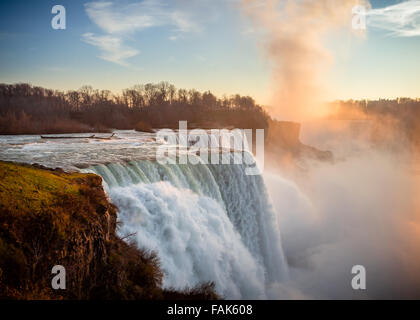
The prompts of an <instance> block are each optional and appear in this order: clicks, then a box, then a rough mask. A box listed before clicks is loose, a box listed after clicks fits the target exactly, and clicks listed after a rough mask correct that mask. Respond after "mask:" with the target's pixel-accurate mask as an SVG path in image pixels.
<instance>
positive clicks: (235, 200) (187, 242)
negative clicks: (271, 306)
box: [85, 160, 287, 299]
mask: <svg viewBox="0 0 420 320" xmlns="http://www.w3.org/2000/svg"><path fill="white" fill-rule="evenodd" d="M245 168H246V166H245V165H236V164H235V165H233V164H231V165H227V164H220V165H211V164H197V165H192V164H185V165H183V164H167V165H163V164H159V163H158V162H156V161H149V160H141V161H131V162H127V163H124V164H120V163H111V164H107V165H94V166H91V167H90V168H89V169H87V170H85V171H89V172H93V173H96V174H98V175H100V176H101V177H102V178H103V181H104V188H105V190H106V192H107V193H108V195H109V196H110V198H111V200H112V202H113V203H114V204H115V205H117V206H118V208H119V220H120V221H121V222H122V226H121V228H120V230H119V233H120V234H121V235H122V236H124V235H127V234H132V233H134V236H133V238H135V241H136V242H137V244H138V245H139V246H140V247H143V248H146V249H150V250H153V251H155V252H156V253H157V255H158V257H159V259H160V262H161V266H162V269H163V271H164V279H163V286H164V287H166V288H176V289H182V288H185V287H186V286H189V287H193V286H195V285H197V284H200V283H203V282H208V281H213V282H214V283H215V285H216V290H217V292H218V293H219V294H220V295H222V296H223V297H225V298H228V299H252V298H254V299H264V298H267V297H268V296H267V289H266V288H267V287H268V286H269V285H272V284H274V283H280V282H281V281H284V280H285V279H286V278H287V263H286V261H285V258H284V254H283V250H282V247H281V239H280V233H279V226H278V222H277V218H276V215H275V213H274V210H273V207H272V205H271V201H270V199H269V197H268V194H267V191H266V188H265V184H264V180H263V178H262V176H258V175H257V176H247V175H246V174H245ZM268 298H269V297H268Z"/></svg>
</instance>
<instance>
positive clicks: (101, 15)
mask: <svg viewBox="0 0 420 320" xmlns="http://www.w3.org/2000/svg"><path fill="white" fill-rule="evenodd" d="M262 1H263V0H262ZM299 1H300V0H299ZM240 2H241V1H240V0H172V1H169V0H166V1H164V0H144V1H139V0H136V1H130V0H107V1H82V0H71V1H69V0H55V1H48V0H39V1H22V0H14V1H7V0H2V1H1V2H0V82H1V83H16V82H29V83H31V84H33V85H39V86H43V87H47V88H52V89H61V90H70V89H78V88H80V87H81V86H83V85H91V86H93V87H94V88H97V89H107V90H111V91H112V92H114V93H120V92H121V90H122V89H124V88H128V87H131V86H133V85H135V84H144V83H150V82H159V81H168V82H170V83H173V84H174V85H175V86H176V87H178V88H187V89H189V88H195V89H198V90H200V91H205V90H210V91H212V92H213V93H215V94H217V95H219V96H221V95H223V94H227V95H230V94H236V93H239V94H243V95H250V96H252V97H254V98H255V99H256V100H257V102H259V103H261V104H267V103H269V101H270V96H271V94H272V93H271V89H272V84H271V81H272V80H273V79H272V65H271V63H270V61H268V59H267V58H266V55H265V53H264V50H263V48H262V46H261V32H260V31H259V30H256V29H255V26H254V25H253V24H252V23H251V21H250V20H249V17H247V16H246V15H245V14H243V10H242V9H241V3H240ZM355 2H356V0H355ZM407 2H409V4H408V6H407ZM337 3H339V0H338V1H337ZM57 4H60V5H63V6H64V7H65V9H66V29H60V30H55V29H53V28H52V25H51V20H52V19H53V17H54V16H55V14H53V13H51V9H52V7H53V6H54V5H57ZM370 4H371V9H369V11H368V12H369V13H368V16H367V21H368V23H367V29H366V31H365V33H364V35H363V36H360V35H355V34H354V32H352V31H351V21H349V22H348V26H349V27H348V28H347V29H344V30H341V31H340V32H339V33H334V34H332V35H331V36H329V37H328V38H327V39H325V46H326V48H328V50H329V51H330V53H331V55H332V57H333V60H332V63H331V65H330V66H329V68H328V69H327V70H325V74H323V75H322V76H323V77H325V79H327V81H326V82H327V83H328V86H329V88H328V96H327V98H328V99H329V100H335V99H350V98H353V99H361V98H368V99H377V98H394V97H401V96H404V97H420V81H419V80H418V75H420V59H419V57H420V54H419V53H420V31H419V30H420V1H417V0H408V1H407V0H406V1H396V0H371V1H370ZM395 5H397V7H395ZM383 8H388V10H382V9H383ZM390 8H391V9H392V8H394V10H391V11H390ZM395 8H396V9H395ZM388 12H393V13H394V16H392V15H391V16H390V15H389V14H387V13H388ZM369 19H371V20H369ZM349 20H351V19H349Z"/></svg>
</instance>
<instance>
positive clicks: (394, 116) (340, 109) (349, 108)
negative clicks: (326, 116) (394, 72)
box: [331, 98, 420, 148]
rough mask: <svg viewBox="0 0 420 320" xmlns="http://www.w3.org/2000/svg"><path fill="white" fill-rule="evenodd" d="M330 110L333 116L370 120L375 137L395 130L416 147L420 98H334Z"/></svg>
mask: <svg viewBox="0 0 420 320" xmlns="http://www.w3.org/2000/svg"><path fill="white" fill-rule="evenodd" d="M331 110H332V111H331V118H333V119H340V120H371V121H372V122H373V124H374V130H375V133H376V135H377V136H379V138H378V137H376V139H377V140H383V139H384V136H385V135H388V136H389V135H392V134H393V133H396V132H398V133H400V134H403V135H404V136H405V137H406V138H407V139H408V140H409V141H410V142H411V143H413V144H414V145H415V146H417V147H419V148H420V126H419V125H418V124H419V123H420V99H411V98H398V99H380V100H358V101H357V100H349V101H337V102H334V103H332V104H331Z"/></svg>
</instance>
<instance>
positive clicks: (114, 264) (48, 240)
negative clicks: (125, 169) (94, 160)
mask: <svg viewBox="0 0 420 320" xmlns="http://www.w3.org/2000/svg"><path fill="white" fill-rule="evenodd" d="M116 227H117V208H116V207H115V206H114V205H112V204H111V203H110V202H109V201H108V199H107V197H106V194H105V192H104V190H103V188H102V179H101V177H99V176H97V175H94V174H84V173H65V172H63V171H61V170H51V169H47V168H44V167H41V166H30V165H25V164H15V163H9V162H2V161H0V299H167V298H170V299H216V298H218V297H217V295H216V294H215V293H214V286H213V285H212V284H203V285H202V286H200V287H198V288H193V289H186V290H184V291H183V292H179V291H175V290H163V289H162V288H161V283H162V272H161V270H160V267H159V261H158V259H157V257H156V256H155V255H154V254H153V253H151V252H146V251H144V250H140V249H138V248H137V247H136V246H135V245H134V244H128V243H126V242H125V241H123V240H122V239H120V238H119V237H118V236H117V234H116ZM54 265H63V266H64V267H65V268H66V289H65V290H53V289H52V288H51V279H52V277H53V275H52V274H51V269H52V267H53V266H54Z"/></svg>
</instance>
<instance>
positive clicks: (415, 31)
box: [366, 0, 420, 37]
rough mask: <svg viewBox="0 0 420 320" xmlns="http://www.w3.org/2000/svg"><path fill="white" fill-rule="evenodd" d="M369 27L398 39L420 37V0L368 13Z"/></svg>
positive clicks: (404, 2)
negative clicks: (383, 31) (384, 31)
mask: <svg viewBox="0 0 420 320" xmlns="http://www.w3.org/2000/svg"><path fill="white" fill-rule="evenodd" d="M366 16H367V19H366V22H367V25H368V26H370V27H375V28H379V29H383V30H387V31H389V32H390V35H391V36H396V37H415V36H420V0H408V1H403V2H400V3H398V4H394V5H391V6H388V7H384V8H378V9H371V10H368V11H367V13H366Z"/></svg>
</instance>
